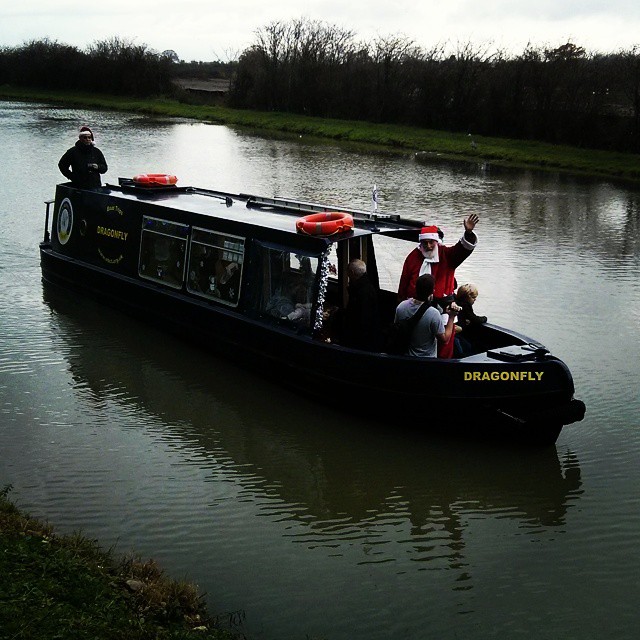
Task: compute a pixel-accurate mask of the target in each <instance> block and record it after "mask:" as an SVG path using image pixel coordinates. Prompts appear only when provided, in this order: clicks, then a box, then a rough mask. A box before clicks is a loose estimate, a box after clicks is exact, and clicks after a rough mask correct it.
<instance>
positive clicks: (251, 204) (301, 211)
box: [118, 178, 422, 228]
mask: <svg viewBox="0 0 640 640" xmlns="http://www.w3.org/2000/svg"><path fill="white" fill-rule="evenodd" d="M118 184H119V186H120V187H125V188H131V189H144V190H145V191H147V192H148V191H149V190H150V187H147V186H139V185H136V184H135V183H134V182H133V180H132V179H131V178H118ZM151 189H153V190H154V191H163V192H164V191H169V190H170V191H174V192H176V191H177V192H182V193H195V194H198V195H202V196H207V197H210V198H219V199H221V200H224V201H225V203H226V205H227V207H230V206H231V205H232V204H233V202H234V201H236V200H237V201H240V202H244V203H245V204H246V206H247V208H249V209H251V208H255V209H261V208H265V209H266V208H273V209H278V210H279V211H281V212H283V213H291V214H296V215H307V214H311V213H324V212H339V213H348V214H350V215H352V216H353V217H354V218H355V219H357V220H361V221H364V222H373V223H376V222H386V223H391V224H397V225H402V226H405V227H412V228H420V227H421V226H422V224H421V223H420V222H417V221H415V220H407V219H406V218H402V217H401V216H400V214H398V213H380V212H379V211H364V210H362V209H352V208H350V207H342V206H338V205H325V204H316V203H313V202H305V201H302V200H294V199H292V198H269V197H266V196H255V195H252V194H248V193H239V194H235V193H228V192H225V191H217V190H214V189H204V188H201V187H177V186H175V185H172V186H170V187H165V186H159V187H158V188H157V189H156V188H155V187H152V188H151Z"/></svg>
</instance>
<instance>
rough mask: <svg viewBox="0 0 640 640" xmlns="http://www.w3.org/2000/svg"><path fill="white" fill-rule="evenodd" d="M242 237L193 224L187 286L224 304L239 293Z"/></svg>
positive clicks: (242, 261) (242, 254) (242, 250)
mask: <svg viewBox="0 0 640 640" xmlns="http://www.w3.org/2000/svg"><path fill="white" fill-rule="evenodd" d="M243 263H244V238H238V237H236V236H230V235H227V234H222V233H216V232H214V231H208V230H206V229H198V228H196V227H194V228H193V232H192V234H191V249H190V253H189V278H188V280H187V289H188V290H189V291H190V292H191V293H195V294H197V295H200V296H204V297H206V298H211V299H212V300H218V301H219V302H223V303H224V304H229V305H234V306H235V305H237V304H238V299H239V297H240V282H241V280H242V265H243Z"/></svg>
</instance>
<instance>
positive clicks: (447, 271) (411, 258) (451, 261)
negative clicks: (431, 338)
mask: <svg viewBox="0 0 640 640" xmlns="http://www.w3.org/2000/svg"><path fill="white" fill-rule="evenodd" d="M468 234H469V235H472V237H473V242H472V241H471V238H467V237H465V236H464V235H463V236H462V237H461V238H460V240H458V242H456V244H454V245H452V246H449V247H445V246H444V245H438V246H437V254H436V255H435V256H434V257H429V258H426V257H425V255H424V254H423V252H422V250H421V248H420V245H418V246H417V247H416V248H415V249H414V250H413V251H411V253H410V254H409V255H408V256H407V257H406V259H405V261H404V266H403V267H402V275H401V276H400V285H399V286H398V300H399V301H400V302H402V300H406V299H407V298H413V297H414V296H415V293H416V281H417V280H418V277H419V276H421V275H423V274H425V273H431V275H432V276H433V278H434V281H435V283H434V290H433V297H434V298H444V297H445V296H448V295H451V294H452V293H453V292H454V289H455V274H456V267H458V266H459V265H460V264H462V263H463V262H464V261H465V260H466V259H467V258H468V257H469V256H470V255H471V252H472V251H473V250H474V249H475V248H476V245H477V244H478V239H477V237H476V235H475V233H473V232H468ZM434 235H435V237H434ZM419 238H420V240H424V239H438V235H437V227H435V226H429V227H423V228H422V231H421V233H420V236H419ZM454 335H455V334H454V333H452V334H451V338H450V340H449V341H448V342H447V344H445V345H438V357H439V358H451V357H453V339H454Z"/></svg>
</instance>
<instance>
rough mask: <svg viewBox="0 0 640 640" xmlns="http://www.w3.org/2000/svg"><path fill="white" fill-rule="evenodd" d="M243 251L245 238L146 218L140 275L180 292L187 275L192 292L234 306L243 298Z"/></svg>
mask: <svg viewBox="0 0 640 640" xmlns="http://www.w3.org/2000/svg"><path fill="white" fill-rule="evenodd" d="M187 245H189V254H188V255H189V258H188V265H187ZM244 249H245V246H244V239H243V238H238V237H236V236H230V235H227V234H222V233H216V232H213V231H209V230H207V229H199V228H197V227H194V228H193V229H191V228H190V227H189V225H187V224H181V223H178V222H171V221H168V220H160V219H158V218H152V217H150V216H143V219H142V234H141V245H140V261H139V263H138V273H139V274H140V276H141V277H143V278H146V279H148V280H153V281H155V282H159V283H162V284H164V285H166V286H168V287H172V288H174V289H181V288H182V285H183V283H184V281H185V272H186V273H187V274H188V277H187V290H188V291H189V292H191V293H194V294H196V295H199V296H202V297H204V298H208V299H211V300H216V301H218V302H222V303H224V304H228V305H233V306H235V305H237V304H238V300H239V298H240V282H241V278H242V266H243V263H244Z"/></svg>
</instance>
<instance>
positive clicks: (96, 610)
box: [0, 488, 237, 640]
mask: <svg viewBox="0 0 640 640" xmlns="http://www.w3.org/2000/svg"><path fill="white" fill-rule="evenodd" d="M8 492H9V488H5V489H2V490H0V639H1V640H5V639H6V640H8V639H9V638H11V639H13V640H18V639H20V640H27V639H33V640H36V639H37V640H54V639H61V638H64V640H71V639H78V640H80V639H81V640H86V639H87V638H96V639H100V640H125V639H126V640H150V639H152V638H153V639H156V640H178V639H184V640H187V639H189V638H201V639H203V638H208V639H215V640H223V639H227V640H229V639H231V638H234V637H237V636H234V635H232V634H231V633H229V632H226V631H223V630H220V629H216V628H215V627H216V625H215V624H214V622H213V621H212V620H211V619H209V617H208V616H207V613H206V610H205V607H204V605H203V602H202V598H201V597H200V596H199V595H198V593H197V591H196V588H195V587H194V586H193V585H191V584H189V583H186V582H179V581H175V580H171V579H169V578H167V577H166V576H165V575H164V574H163V572H162V571H161V570H160V569H159V568H158V566H157V565H156V564H155V563H154V562H153V561H148V562H142V561H140V560H138V559H135V558H121V559H116V558H115V557H114V556H113V555H112V554H111V553H110V552H105V551H103V550H101V549H100V548H99V547H98V546H97V544H96V543H95V542H94V541H93V540H88V539H86V538H85V537H83V536H81V535H70V536H58V535H56V534H55V533H54V532H53V529H52V527H50V526H49V525H48V524H45V523H42V522H40V521H38V520H35V519H33V518H31V517H29V516H28V515H26V514H24V513H22V512H21V511H20V510H19V509H18V508H17V507H16V505H15V504H14V503H13V502H11V501H10V500H9V499H8V497H7V494H8Z"/></svg>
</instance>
